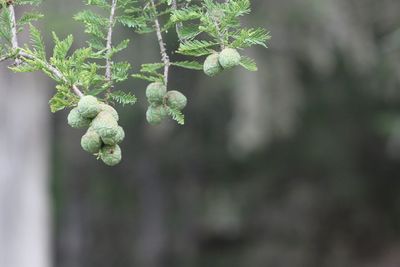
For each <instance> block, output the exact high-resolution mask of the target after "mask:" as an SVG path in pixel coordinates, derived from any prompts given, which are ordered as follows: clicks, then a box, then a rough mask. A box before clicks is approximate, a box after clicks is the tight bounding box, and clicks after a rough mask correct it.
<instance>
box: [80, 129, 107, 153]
mask: <svg viewBox="0 0 400 267" xmlns="http://www.w3.org/2000/svg"><path fill="white" fill-rule="evenodd" d="M101 145H102V142H101V139H100V136H99V135H98V134H97V133H96V132H95V131H94V130H93V129H91V128H89V130H88V131H87V132H86V133H85V135H83V136H82V139H81V146H82V148H83V150H85V151H86V152H89V153H91V154H95V153H98V152H99V151H100V148H101Z"/></svg>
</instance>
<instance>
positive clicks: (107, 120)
mask: <svg viewBox="0 0 400 267" xmlns="http://www.w3.org/2000/svg"><path fill="white" fill-rule="evenodd" d="M91 127H92V128H93V130H94V131H96V132H97V133H98V135H100V137H101V139H102V140H103V142H104V143H105V144H110V145H113V144H115V142H114V138H115V136H116V135H117V132H118V123H117V121H116V120H115V118H114V117H113V116H112V115H111V114H110V113H109V112H107V111H102V112H100V113H99V114H98V115H97V116H96V118H94V120H93V121H92V126H91Z"/></svg>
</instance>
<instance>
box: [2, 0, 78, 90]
mask: <svg viewBox="0 0 400 267" xmlns="http://www.w3.org/2000/svg"><path fill="white" fill-rule="evenodd" d="M8 10H9V12H10V26H11V45H12V48H13V50H14V51H18V52H17V54H16V56H15V63H16V64H17V65H19V64H21V59H23V58H27V59H31V60H35V61H40V62H41V63H42V64H43V65H44V66H45V67H46V69H47V70H49V71H50V72H51V73H53V74H54V76H56V77H57V78H59V79H60V80H63V81H64V82H67V80H66V78H65V77H64V75H63V74H62V73H61V71H60V70H58V69H57V68H56V67H54V66H52V65H50V64H49V63H47V62H45V61H43V60H40V59H39V58H37V57H35V56H33V55H31V54H28V53H26V52H24V51H22V50H21V48H20V47H19V45H18V36H17V23H16V19H15V10H14V6H13V5H12V4H9V5H8ZM1 59H2V60H5V59H7V58H4V59H3V58H1ZM2 60H0V61H2ZM72 91H73V92H74V93H75V94H76V95H77V96H79V97H83V96H84V95H83V93H82V92H81V90H79V88H78V87H77V86H76V85H72Z"/></svg>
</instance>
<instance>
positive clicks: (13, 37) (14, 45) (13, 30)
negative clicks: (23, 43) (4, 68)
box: [8, 4, 21, 65]
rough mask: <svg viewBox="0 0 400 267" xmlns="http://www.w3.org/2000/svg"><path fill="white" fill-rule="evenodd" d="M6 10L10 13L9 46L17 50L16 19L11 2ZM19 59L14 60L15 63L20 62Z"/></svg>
mask: <svg viewBox="0 0 400 267" xmlns="http://www.w3.org/2000/svg"><path fill="white" fill-rule="evenodd" d="M8 12H9V13H10V29H11V46H12V48H13V50H14V51H17V50H18V47H19V46H18V36H17V21H16V19H15V10H14V6H13V5H12V4H9V5H8ZM20 63H21V62H20V61H19V59H16V60H15V64H17V65H18V64H20Z"/></svg>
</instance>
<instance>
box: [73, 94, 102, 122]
mask: <svg viewBox="0 0 400 267" xmlns="http://www.w3.org/2000/svg"><path fill="white" fill-rule="evenodd" d="M78 111H79V113H80V114H81V115H82V116H83V117H85V118H89V119H93V118H94V117H96V115H97V114H98V113H99V112H100V103H99V101H97V98H96V97H94V96H91V95H87V96H84V97H82V98H81V99H80V100H79V102H78Z"/></svg>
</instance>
